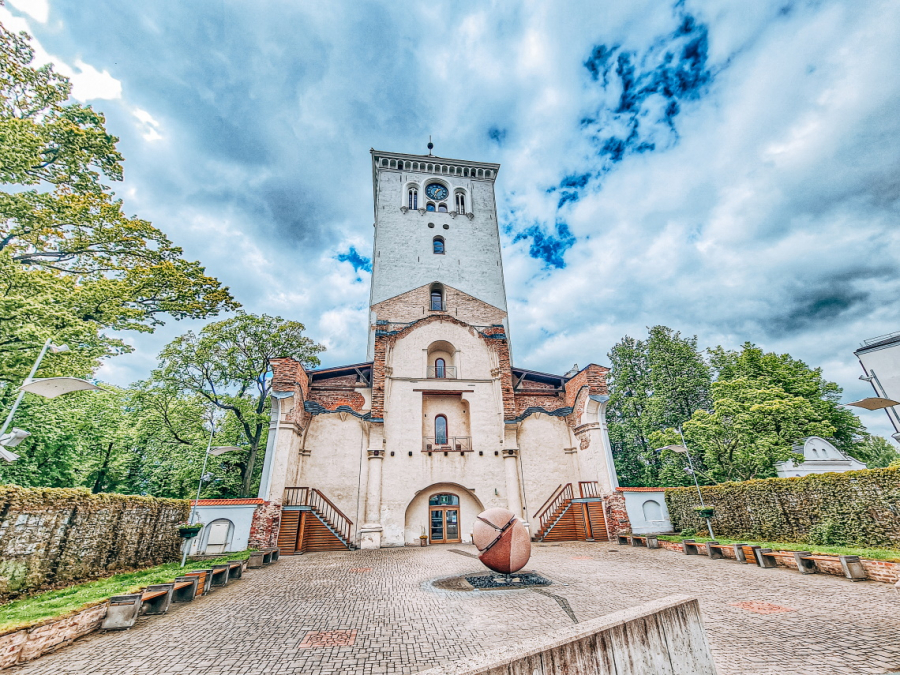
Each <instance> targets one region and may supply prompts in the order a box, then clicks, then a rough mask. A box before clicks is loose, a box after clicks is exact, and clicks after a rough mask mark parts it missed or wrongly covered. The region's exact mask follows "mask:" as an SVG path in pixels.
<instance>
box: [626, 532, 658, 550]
mask: <svg viewBox="0 0 900 675" xmlns="http://www.w3.org/2000/svg"><path fill="white" fill-rule="evenodd" d="M631 545H632V546H646V547H647V548H659V540H658V539H657V538H656V537H654V536H653V535H637V534H633V535H631Z"/></svg>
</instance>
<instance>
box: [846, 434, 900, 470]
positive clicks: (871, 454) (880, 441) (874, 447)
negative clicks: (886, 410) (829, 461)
mask: <svg viewBox="0 0 900 675" xmlns="http://www.w3.org/2000/svg"><path fill="white" fill-rule="evenodd" d="M849 454H850V455H851V456H852V457H855V458H856V459H858V460H859V461H860V462H865V463H866V467H867V468H869V469H879V468H882V467H886V466H891V464H892V463H894V462H898V461H900V452H897V446H895V445H893V444H892V443H891V442H890V441H888V440H887V439H886V438H882V437H881V436H868V435H867V436H866V437H865V438H864V439H863V440H861V441H860V442H858V443H857V444H856V445H854V446H853V448H852V449H851V450H850V451H849Z"/></svg>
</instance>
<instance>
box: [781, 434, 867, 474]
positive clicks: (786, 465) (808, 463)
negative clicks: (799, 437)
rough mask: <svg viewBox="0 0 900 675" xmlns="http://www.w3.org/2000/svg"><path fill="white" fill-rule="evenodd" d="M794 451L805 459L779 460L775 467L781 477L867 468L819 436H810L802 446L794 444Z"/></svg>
mask: <svg viewBox="0 0 900 675" xmlns="http://www.w3.org/2000/svg"><path fill="white" fill-rule="evenodd" d="M794 452H796V453H797V454H798V455H802V456H803V461H802V462H800V463H797V462H794V461H792V460H788V461H786V462H777V463H776V464H775V468H776V470H777V471H778V477H779V478H794V477H797V476H808V475H809V474H811V473H830V472H834V473H843V472H844V471H859V470H861V469H865V468H866V465H865V464H863V463H862V462H860V461H859V460H858V459H853V458H852V457H850V456H849V455H845V454H844V453H843V452H841V451H840V450H838V449H837V448H836V447H834V446H833V445H832V444H831V443H829V442H828V441H826V440H825V439H824V438H820V437H819V436H810V437H809V438H807V439H806V440H805V441H804V443H803V445H802V446H800V445H797V446H794Z"/></svg>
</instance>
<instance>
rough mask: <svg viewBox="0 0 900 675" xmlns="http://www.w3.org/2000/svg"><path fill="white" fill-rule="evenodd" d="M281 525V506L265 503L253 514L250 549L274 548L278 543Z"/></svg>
mask: <svg viewBox="0 0 900 675" xmlns="http://www.w3.org/2000/svg"><path fill="white" fill-rule="evenodd" d="M280 524H281V504H273V503H272V502H265V503H264V504H262V505H261V506H257V507H256V511H254V512H253V522H252V523H251V525H250V541H249V542H248V546H249V547H250V548H274V547H275V545H276V543H277V542H278V526H279V525H280Z"/></svg>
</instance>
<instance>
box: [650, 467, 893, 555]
mask: <svg viewBox="0 0 900 675" xmlns="http://www.w3.org/2000/svg"><path fill="white" fill-rule="evenodd" d="M700 490H701V491H702V493H703V501H704V502H705V503H706V504H708V505H710V506H714V507H715V508H716V513H715V516H714V517H713V518H712V525H713V530H714V531H715V533H716V534H717V535H721V536H723V537H728V538H731V539H755V540H762V541H785V542H803V543H813V544H823V545H827V544H837V545H849V546H853V545H855V546H867V547H892V548H897V547H898V545H900V469H897V468H893V469H867V470H864V471H849V472H847V473H825V474H813V475H809V476H803V477H801V478H767V479H764V480H751V481H745V482H741V483H723V484H721V485H713V486H706V487H701V488H700ZM698 505H699V499H698V498H697V490H696V489H695V488H675V489H668V490H666V506H667V507H668V509H669V515H670V517H671V520H672V525H673V526H674V528H675V530H676V531H680V530H683V529H686V528H694V529H696V530H697V531H698V532H704V531H705V530H706V521H704V520H703V519H702V518H699V517H698V516H697V514H696V512H695V511H694V507H696V506H698Z"/></svg>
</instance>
